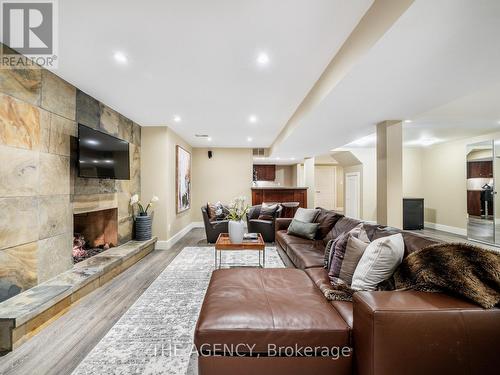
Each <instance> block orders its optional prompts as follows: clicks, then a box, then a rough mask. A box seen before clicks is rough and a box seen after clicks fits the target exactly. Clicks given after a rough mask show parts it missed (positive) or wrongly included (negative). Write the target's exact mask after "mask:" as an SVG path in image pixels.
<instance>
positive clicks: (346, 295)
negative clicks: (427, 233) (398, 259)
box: [323, 243, 500, 309]
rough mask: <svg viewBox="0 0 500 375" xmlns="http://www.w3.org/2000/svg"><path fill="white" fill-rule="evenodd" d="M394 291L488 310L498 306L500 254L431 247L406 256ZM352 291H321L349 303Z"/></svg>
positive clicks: (473, 248) (344, 288)
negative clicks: (454, 299)
mask: <svg viewBox="0 0 500 375" xmlns="http://www.w3.org/2000/svg"><path fill="white" fill-rule="evenodd" d="M392 281H393V283H394V287H393V288H388V287H387V285H389V284H391V283H390V282H389V283H387V282H386V283H384V286H382V285H381V286H380V288H379V290H388V289H396V290H410V289H412V290H420V291H427V292H443V293H447V294H451V295H455V296H459V297H464V298H466V299H469V300H470V301H472V302H475V303H477V304H478V305H480V306H482V307H484V308H486V309H488V308H492V307H494V306H496V305H499V304H500V253H497V252H494V251H490V250H486V249H483V248H479V247H476V246H471V245H468V244H462V243H443V244H437V245H431V246H428V247H425V248H423V249H422V250H419V251H416V252H414V253H412V254H410V255H409V256H407V257H406V258H405V259H404V260H403V262H402V263H401V264H400V265H399V267H398V268H397V270H396V272H395V273H394V277H393V280H392ZM354 292H355V291H353V290H352V289H350V288H349V287H348V286H347V285H346V284H344V283H339V285H335V286H333V287H332V289H327V288H325V290H323V293H324V295H325V297H326V298H327V299H329V300H331V301H352V295H353V293H354Z"/></svg>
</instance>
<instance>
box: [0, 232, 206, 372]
mask: <svg viewBox="0 0 500 375" xmlns="http://www.w3.org/2000/svg"><path fill="white" fill-rule="evenodd" d="M186 246H206V242H205V233H204V230H203V229H200V228H197V229H193V230H191V231H190V232H189V233H188V234H187V235H186V236H184V237H183V238H182V239H181V240H180V241H179V242H177V243H176V244H175V245H174V246H173V247H172V248H171V249H170V250H155V251H153V252H152V253H151V254H149V255H148V256H146V257H145V258H143V259H141V260H140V261H139V262H137V263H136V264H135V265H133V266H132V267H130V268H129V269H127V270H126V271H124V272H123V273H122V274H120V275H118V276H117V277H116V278H114V279H113V280H111V281H110V282H109V283H107V284H105V285H104V286H103V287H101V288H99V289H96V290H95V291H93V292H92V293H90V294H89V295H87V296H85V297H84V298H82V299H81V300H80V301H79V302H78V303H77V304H76V305H75V306H74V307H73V308H72V309H71V310H69V311H68V312H67V313H66V314H65V315H63V316H62V317H60V318H59V319H57V320H56V321H54V322H53V323H52V324H51V325H49V326H48V327H46V328H45V329H43V330H42V331H40V332H39V333H38V334H37V335H36V336H34V337H33V338H31V339H30V340H28V341H27V342H26V343H25V344H23V345H21V346H20V347H19V348H17V349H16V350H14V351H13V352H11V353H9V354H7V355H5V356H3V357H0V374H3V375H7V374H9V375H14V374H16V375H27V374H33V375H35V374H36V375H45V374H50V375H52V374H54V375H56V374H57V375H66V374H71V373H72V372H73V370H74V369H75V368H76V366H77V365H78V364H79V363H80V361H81V360H82V359H83V358H85V356H86V355H87V354H88V353H89V352H90V351H91V350H92V348H93V347H94V346H95V345H96V344H97V343H98V342H99V341H100V340H101V339H102V337H103V336H104V335H105V334H106V333H107V332H108V331H109V329H110V328H111V327H112V326H113V325H114V324H115V323H116V322H117V321H118V319H120V317H121V316H122V315H123V314H124V313H125V312H126V311H127V310H128V309H129V307H130V306H131V305H132V304H133V303H134V302H135V301H136V300H137V298H139V296H140V295H141V294H142V293H143V292H144V291H145V290H146V289H147V288H148V287H149V285H150V284H151V283H152V282H153V281H154V280H155V279H156V278H157V277H158V275H159V274H160V273H161V272H162V271H163V270H164V269H165V267H166V266H168V264H169V263H170V262H171V261H172V260H173V259H174V258H175V256H176V255H177V254H179V252H180V251H181V250H182V249H183V248H184V247H186Z"/></svg>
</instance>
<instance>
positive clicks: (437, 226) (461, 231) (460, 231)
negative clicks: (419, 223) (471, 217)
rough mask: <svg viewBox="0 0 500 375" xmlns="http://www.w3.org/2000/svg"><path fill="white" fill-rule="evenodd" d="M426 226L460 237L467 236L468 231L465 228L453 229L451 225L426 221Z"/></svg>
mask: <svg viewBox="0 0 500 375" xmlns="http://www.w3.org/2000/svg"><path fill="white" fill-rule="evenodd" d="M424 226H425V227H427V228H431V229H436V230H441V231H443V232H448V233H453V234H458V235H460V236H467V229H465V228H458V227H451V226H449V225H444V224H438V223H431V222H429V221H426V222H425V223H424Z"/></svg>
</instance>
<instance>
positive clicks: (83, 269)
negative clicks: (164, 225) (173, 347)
mask: <svg viewBox="0 0 500 375" xmlns="http://www.w3.org/2000/svg"><path fill="white" fill-rule="evenodd" d="M156 241H157V238H156V237H154V238H152V239H151V240H148V241H129V242H127V243H125V244H123V245H121V246H117V247H113V248H111V249H109V250H106V251H104V252H102V253H100V254H97V255H95V256H93V257H91V258H89V259H86V260H84V261H82V262H80V263H77V264H75V265H74V266H73V268H72V269H71V270H69V271H66V272H63V273H61V274H60V275H58V276H56V277H54V278H52V279H50V280H47V281H46V282H44V283H42V284H39V285H37V286H35V287H33V288H31V289H28V290H26V291H25V292H22V293H20V294H18V295H16V296H14V297H12V298H10V299H8V300H7V301H4V302H2V303H0V355H2V354H5V353H7V352H9V351H12V350H13V349H14V348H16V347H17V346H19V345H21V344H22V343H23V342H24V341H26V340H27V339H28V338H29V337H31V336H32V335H34V334H36V333H37V332H38V331H39V330H40V329H41V328H42V327H44V326H45V325H46V324H48V323H50V322H51V321H52V320H53V319H54V318H57V317H59V316H60V315H62V314H63V313H64V312H66V311H67V310H68V309H69V308H70V307H71V304H73V303H74V302H76V301H77V300H79V299H80V298H82V297H83V296H85V295H87V294H88V293H90V292H91V291H93V290H94V289H96V288H98V287H99V286H101V285H103V284H105V283H106V282H108V281H109V280H111V279H113V278H114V277H115V276H117V275H118V274H120V273H121V272H122V271H124V270H126V269H127V268H129V267H130V266H132V265H133V264H134V263H136V262H137V261H139V260H140V259H141V258H143V257H144V256H146V255H148V254H149V253H150V252H151V251H153V250H154V246H155V243H156Z"/></svg>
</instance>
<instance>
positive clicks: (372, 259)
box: [351, 233, 405, 290]
mask: <svg viewBox="0 0 500 375" xmlns="http://www.w3.org/2000/svg"><path fill="white" fill-rule="evenodd" d="M404 252H405V244H404V241H403V236H402V235H401V234H400V233H398V234H394V235H392V236H387V237H382V238H378V239H376V240H375V241H373V242H371V243H370V244H369V245H368V247H367V248H366V249H365V252H364V253H363V256H362V257H361V259H360V261H359V263H358V266H357V267H356V270H355V271H354V275H353V276H352V285H351V288H352V289H354V290H375V289H376V288H377V285H378V284H379V283H381V282H382V281H384V280H387V279H388V278H389V277H391V276H392V274H393V273H394V271H395V270H396V268H397V266H399V264H400V263H401V261H402V260H403V256H404Z"/></svg>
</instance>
